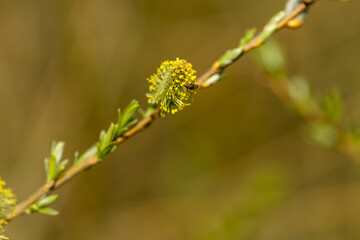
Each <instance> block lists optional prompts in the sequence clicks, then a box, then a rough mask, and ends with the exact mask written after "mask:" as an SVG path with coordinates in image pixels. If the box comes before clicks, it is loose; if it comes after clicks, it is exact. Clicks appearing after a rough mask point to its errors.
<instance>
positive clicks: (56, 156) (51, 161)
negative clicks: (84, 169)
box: [45, 142, 65, 182]
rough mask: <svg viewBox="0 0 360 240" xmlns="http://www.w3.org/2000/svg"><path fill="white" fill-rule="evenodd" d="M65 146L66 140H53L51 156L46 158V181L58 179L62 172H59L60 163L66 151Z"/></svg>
mask: <svg viewBox="0 0 360 240" xmlns="http://www.w3.org/2000/svg"><path fill="white" fill-rule="evenodd" d="M64 146H65V143H64V142H53V144H52V146H51V152H50V157H49V158H46V159H45V169H46V182H51V181H54V180H56V178H57V177H58V176H59V175H60V174H61V172H59V164H60V161H61V158H62V155H63V152H64ZM62 171H63V170H62Z"/></svg>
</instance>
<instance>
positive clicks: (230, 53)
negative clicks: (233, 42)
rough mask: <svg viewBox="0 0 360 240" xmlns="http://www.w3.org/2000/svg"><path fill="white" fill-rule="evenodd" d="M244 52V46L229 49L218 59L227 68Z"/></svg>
mask: <svg viewBox="0 0 360 240" xmlns="http://www.w3.org/2000/svg"><path fill="white" fill-rule="evenodd" d="M242 52H243V49H242V48H234V49H231V50H227V51H226V52H225V53H224V54H223V55H222V56H221V57H220V58H219V59H218V60H217V61H218V62H219V63H220V64H221V67H222V68H225V67H227V66H228V65H230V64H232V63H233V62H234V61H235V60H236V59H238V58H239V57H240V55H241V54H242Z"/></svg>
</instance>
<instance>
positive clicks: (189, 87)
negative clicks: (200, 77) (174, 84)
mask: <svg viewBox="0 0 360 240" xmlns="http://www.w3.org/2000/svg"><path fill="white" fill-rule="evenodd" d="M184 87H186V88H187V89H189V90H194V89H197V88H198V87H199V85H197V84H185V85H184Z"/></svg>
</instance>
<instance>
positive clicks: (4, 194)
mask: <svg viewBox="0 0 360 240" xmlns="http://www.w3.org/2000/svg"><path fill="white" fill-rule="evenodd" d="M15 204H16V197H15V195H14V194H13V193H12V191H11V189H8V188H5V182H4V181H3V180H2V179H1V178H0V219H2V218H4V217H6V216H7V215H8V214H9V213H10V211H11V209H12V208H13V207H14V206H15ZM5 224H6V222H3V223H1V224H0V239H8V238H7V237H5V235H4V231H5V230H4V227H3V225H5Z"/></svg>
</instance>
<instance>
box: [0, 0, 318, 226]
mask: <svg viewBox="0 0 360 240" xmlns="http://www.w3.org/2000/svg"><path fill="white" fill-rule="evenodd" d="M314 2H316V0H307V1H305V0H304V2H303V3H302V4H300V5H299V6H298V7H297V8H296V9H295V10H293V11H292V12H291V13H289V15H288V16H287V17H285V18H284V19H283V20H282V21H281V22H279V23H278V25H277V29H276V30H277V31H278V30H280V29H282V28H285V27H286V25H287V23H288V22H289V21H290V20H292V19H293V18H295V17H296V16H298V15H299V14H300V13H302V12H304V11H305V10H306V9H307V8H308V7H309V6H310V5H311V4H312V3H314ZM260 35H261V33H260V34H259V35H258V36H260ZM263 43H264V42H263V41H262V40H261V39H260V38H259V37H255V38H254V39H253V40H252V41H251V42H250V43H248V44H247V45H246V46H245V48H244V52H243V54H244V53H247V52H249V51H250V50H252V49H255V48H257V47H259V46H261V45H262V44H263ZM243 54H242V55H243ZM239 57H240V56H239ZM219 70H220V65H219V63H218V62H215V63H214V64H213V65H212V67H211V68H210V69H209V70H208V71H206V72H205V73H204V74H203V75H202V76H200V77H199V79H198V81H197V82H198V84H199V86H200V87H202V88H204V87H206V86H204V85H203V83H205V82H206V80H207V79H208V78H209V77H211V76H212V75H214V74H215V73H217V72H218V71H219ZM159 116H160V111H159V109H157V110H155V111H154V112H153V113H152V114H151V115H150V116H148V117H146V118H144V119H142V120H141V121H140V122H138V123H137V124H136V125H135V126H134V127H133V128H131V129H130V130H128V131H127V132H126V133H124V134H123V136H121V137H119V138H117V139H116V144H117V145H119V144H121V143H123V142H124V141H126V140H127V139H128V138H130V137H132V136H134V135H135V134H136V133H138V132H140V131H141V130H143V129H145V128H146V127H147V126H149V125H150V124H151V123H152V122H153V121H154V120H155V119H157V118H158V117H159ZM100 162H101V159H97V157H96V155H92V156H90V157H88V158H87V159H85V160H84V161H83V162H81V163H80V164H78V165H75V166H73V167H71V168H69V169H68V170H66V171H65V172H64V173H63V174H62V175H61V176H60V177H59V178H58V179H57V180H56V181H55V182H53V183H51V184H49V183H47V184H44V185H43V186H41V187H40V188H39V189H38V190H37V191H35V192H34V193H33V194H31V195H30V196H29V197H27V198H26V199H25V200H24V201H22V202H20V203H19V204H18V205H17V206H16V207H15V208H14V209H13V211H12V212H11V214H9V215H8V216H7V217H6V218H5V219H2V220H0V224H2V223H3V222H4V221H7V222H8V221H10V220H12V219H13V218H15V217H17V216H20V215H22V214H24V213H25V211H26V209H27V208H28V207H29V206H30V205H32V204H33V203H35V202H36V201H37V200H38V199H39V198H40V197H41V196H43V195H45V194H48V193H49V192H52V191H54V190H55V189H57V188H59V187H61V186H62V185H64V184H65V183H66V182H68V181H70V180H71V179H72V178H74V177H75V176H77V175H78V174H79V173H81V172H83V171H84V170H86V169H89V168H90V167H92V166H94V165H96V164H98V163H100Z"/></svg>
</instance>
